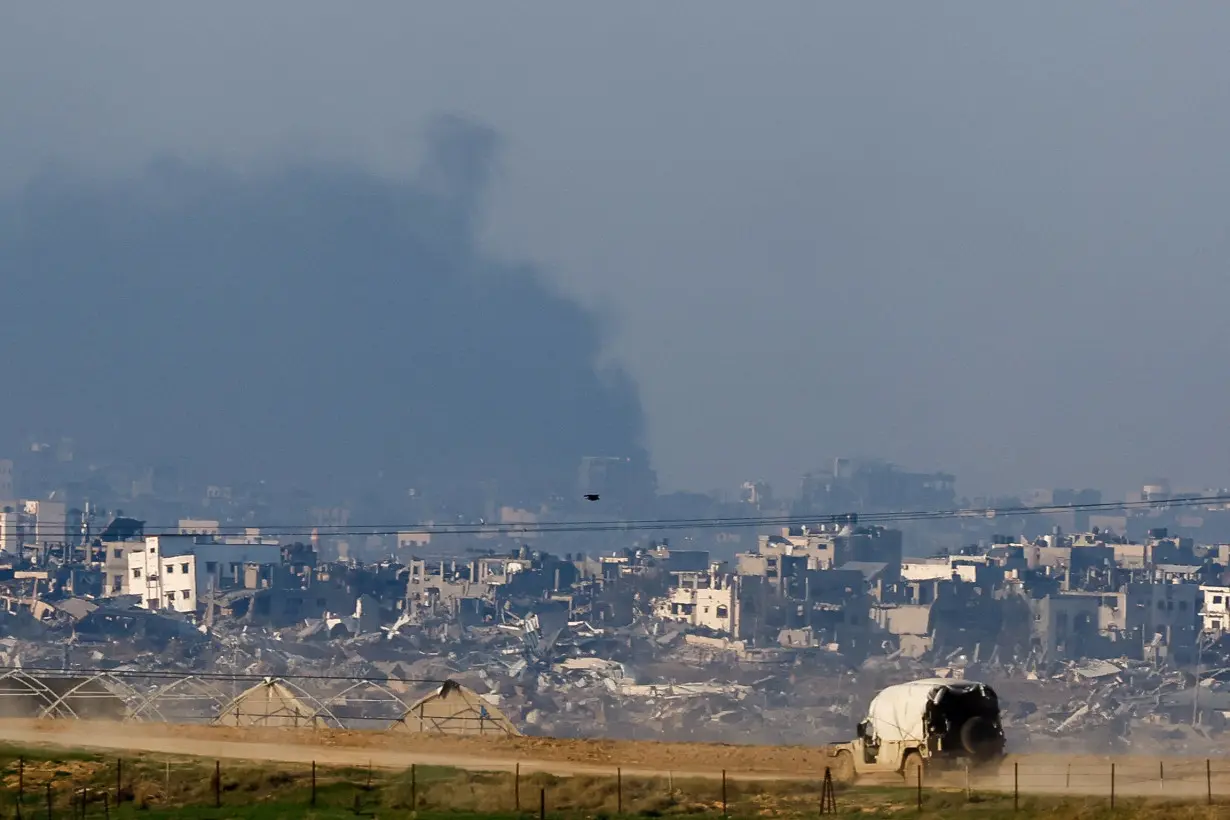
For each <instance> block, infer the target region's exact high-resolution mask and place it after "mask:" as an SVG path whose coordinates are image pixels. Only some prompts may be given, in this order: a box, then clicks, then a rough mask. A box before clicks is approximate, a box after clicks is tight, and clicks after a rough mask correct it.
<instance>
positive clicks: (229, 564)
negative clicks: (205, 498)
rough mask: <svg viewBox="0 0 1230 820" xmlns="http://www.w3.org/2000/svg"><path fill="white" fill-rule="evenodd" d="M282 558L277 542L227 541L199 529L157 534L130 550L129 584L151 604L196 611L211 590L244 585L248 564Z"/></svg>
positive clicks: (273, 562) (276, 561)
mask: <svg viewBox="0 0 1230 820" xmlns="http://www.w3.org/2000/svg"><path fill="white" fill-rule="evenodd" d="M280 563H282V548H281V547H280V546H278V545H277V544H269V543H256V544H250V543H243V544H226V543H218V542H216V541H213V540H205V539H199V538H198V536H195V535H154V536H150V537H148V538H146V539H145V548H144V549H141V550H135V551H133V552H131V553H129V555H128V579H127V580H128V589H129V592H130V593H132V594H138V595H140V596H141V606H142V607H143V608H145V609H173V610H175V611H176V612H196V610H197V607H198V606H199V602H200V601H201V599H202V598H203V597H204V596H205V595H206V594H207V593H208V592H209V591H210V590H211V589H215V590H219V589H224V588H227V587H232V586H241V585H242V574H243V571H244V566H245V565H248V564H257V565H262V566H268V565H276V564H280Z"/></svg>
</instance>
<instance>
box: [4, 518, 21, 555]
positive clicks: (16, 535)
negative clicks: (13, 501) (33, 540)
mask: <svg viewBox="0 0 1230 820" xmlns="http://www.w3.org/2000/svg"><path fill="white" fill-rule="evenodd" d="M21 533H22V527H21V515H20V514H19V513H15V512H0V551H3V552H7V553H9V554H10V555H11V554H13V553H16V552H17V550H18V548H19V547H20V546H21Z"/></svg>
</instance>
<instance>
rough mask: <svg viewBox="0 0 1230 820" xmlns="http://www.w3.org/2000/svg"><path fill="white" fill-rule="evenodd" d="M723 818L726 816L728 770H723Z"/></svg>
mask: <svg viewBox="0 0 1230 820" xmlns="http://www.w3.org/2000/svg"><path fill="white" fill-rule="evenodd" d="M722 816H723V817H725V816H726V770H725V769H722Z"/></svg>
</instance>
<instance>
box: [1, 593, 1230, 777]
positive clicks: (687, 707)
mask: <svg viewBox="0 0 1230 820" xmlns="http://www.w3.org/2000/svg"><path fill="white" fill-rule="evenodd" d="M160 617H161V618H163V619H165V620H172V619H171V618H170V617H169V616H166V615H163V616H160ZM39 627H40V629H42V630H44V632H45V634H39V635H37V636H31V637H35V639H33V640H31V639H30V637H26V638H21V637H15V636H11V637H7V638H4V639H0V663H2V664H3V665H4V666H6V667H21V668H25V669H31V670H108V671H111V672H113V673H115V674H117V675H118V674H124V675H130V676H139V675H141V674H151V675H153V674H155V673H156V674H160V675H167V674H169V673H170V672H171V671H172V670H174V671H179V672H182V673H184V674H191V673H197V674H200V675H208V676H210V677H211V679H212V680H218V681H220V680H222V679H224V678H226V676H233V678H234V682H233V684H231V685H230V688H229V689H227V690H226V691H227V692H228V693H234V694H235V695H237V694H238V693H239V692H241V691H242V690H243V688H244V687H245V686H247V685H250V684H251V681H253V680H255V679H262V678H282V679H285V680H288V681H290V682H292V683H294V684H295V685H296V686H298V687H300V688H301V689H302V690H303V691H304V692H307V693H308V694H310V695H312V697H315V698H317V699H318V700H319V702H320V703H322V704H328V706H329V709H330V715H335V716H336V718H337V723H338V724H339V725H347V726H350V727H353V728H368V729H375V728H387V726H388V725H389V724H390V723H391V722H392V721H395V720H396V719H397V718H398V716H399V714H401V713H404V710H405V708H406V706H407V705H408V704H410V703H412V702H413V701H414V700H415V699H416V698H417V697H419V696H421V695H422V694H424V693H425V692H427V691H430V690H431V689H432V688H433V687H438V686H439V684H440V682H442V681H444V680H446V679H451V680H455V681H457V682H459V683H461V684H462V685H464V686H466V687H468V688H470V689H472V690H473V691H475V692H477V693H479V694H480V695H481V696H482V697H483V698H485V699H486V701H487V702H488V703H490V704H492V705H494V706H496V707H498V709H499V710H500V711H501V712H502V713H503V714H505V715H507V716H508V717H509V718H510V719H511V720H512V721H513V722H514V723H515V724H516V725H517V726H518V727H519V728H520V729H521V730H522V731H524V732H525V733H526V734H537V735H552V736H559V737H592V736H602V737H607V738H617V739H636V740H640V739H659V740H682V741H688V740H691V741H710V742H740V743H765V744H805V745H818V744H824V743H828V742H834V741H839V740H845V739H848V738H849V737H850V735H851V732H852V730H853V727H854V725H855V724H856V723H857V721H858V719H859V718H860V717H861V716H862V714H863V713H865V710H866V708H867V705H868V702H869V700H870V698H871V696H872V695H873V694H874V693H875V692H876V691H878V690H879V689H881V688H883V687H884V686H887V685H890V684H893V683H900V682H903V681H906V680H912V679H918V678H923V677H941V678H951V677H956V678H962V677H968V678H974V679H979V680H985V681H987V682H989V683H991V684H992V685H994V686H995V688H996V689H997V691H998V692H999V693H1000V696H1001V698H1002V701H1003V703H1002V707H1003V712H1004V724H1005V730H1006V732H1007V734H1008V736H1009V739H1010V744H1011V746H1012V747H1015V749H1017V750H1019V751H1025V750H1030V751H1050V750H1054V751H1061V750H1062V751H1080V752H1128V751H1131V750H1132V749H1133V748H1137V747H1140V748H1147V749H1149V750H1150V751H1154V752H1156V751H1166V752H1171V753H1176V754H1177V753H1192V754H1195V753H1200V752H1202V751H1208V750H1211V749H1212V748H1213V746H1214V745H1215V744H1217V743H1220V742H1221V741H1222V737H1223V735H1222V732H1223V731H1224V729H1225V725H1226V721H1225V715H1226V714H1227V713H1230V674H1227V670H1224V669H1215V670H1214V671H1213V672H1210V673H1209V674H1208V675H1205V676H1202V677H1201V680H1200V686H1199V688H1198V689H1197V687H1196V685H1195V684H1196V679H1195V677H1194V676H1192V675H1190V674H1187V673H1185V672H1182V671H1178V670H1176V669H1174V668H1168V667H1165V666H1162V667H1155V666H1154V665H1153V664H1151V663H1147V662H1142V661H1129V660H1119V661H1105V660H1099V661H1084V662H1058V663H1054V664H1050V665H1048V666H1037V665H1035V666H1026V665H1024V664H1016V663H999V662H998V661H997V660H996V661H995V662H987V663H972V662H970V661H968V659H966V657H965V656H964V655H963V654H959V653H946V654H944V655H942V656H937V657H927V656H923V657H918V658H907V657H904V656H902V655H900V654H896V655H892V656H883V655H873V656H871V657H869V658H867V659H865V660H862V661H857V660H854V659H849V658H846V657H844V656H843V655H841V654H840V653H837V652H833V651H831V650H829V649H826V648H818V647H817V648H808V649H803V650H794V651H788V652H784V651H774V652H763V651H761V652H758V651H756V650H751V649H748V648H746V647H741V646H738V645H736V644H731V642H729V641H723V640H720V639H711V638H702V637H699V636H696V635H693V634H688V633H685V632H683V631H681V630H678V629H675V628H672V627H665V628H664V627H663V625H662V624H661V623H659V622H655V621H653V620H650V619H643V618H642V619H636V620H635V621H634V622H633V623H632V624H631V625H629V626H625V627H619V628H598V627H595V626H593V625H591V624H589V623H588V622H585V621H566V620H564V621H559V620H552V619H551V618H549V617H545V616H543V617H538V618H533V617H525V618H517V617H516V616H515V615H511V614H510V615H508V616H507V617H506V618H505V620H504V621H503V622H502V623H497V624H480V625H475V626H460V625H459V624H457V623H455V622H452V623H449V622H446V621H440V622H432V621H429V622H426V623H423V624H418V625H410V624H394V625H392V626H389V627H380V628H378V629H377V630H376V631H374V632H368V633H361V634H357V635H356V634H350V633H349V631H348V630H347V631H344V632H342V633H340V634H338V635H337V636H336V637H334V636H333V634H334V633H332V632H331V630H329V629H327V628H325V629H322V628H319V627H317V626H316V625H313V624H308V625H297V626H294V627H288V628H283V629H273V628H268V627H263V626H255V625H251V624H240V623H235V622H228V621H223V622H219V623H215V624H213V625H212V626H205V625H197V626H192V627H190V628H189V629H187V630H182V629H179V628H174V629H160V630H147V631H146V633H144V634H143V636H142V637H140V638H139V639H138V638H132V637H126V638H123V637H119V636H114V635H113V636H111V637H110V638H108V639H107V640H106V642H105V643H104V642H100V641H97V640H91V639H89V638H87V637H85V636H83V635H81V634H78V633H76V632H73V631H72V629H71V627H68V626H66V625H65V624H63V623H59V622H45V623H43V624H40V625H39ZM363 681H368V682H372V683H374V684H378V685H379V686H378V688H379V690H380V693H378V697H373V696H372V694H371V693H370V692H368V693H366V694H364V695H363V697H361V698H360V697H359V696H358V695H357V694H354V692H357V691H358V688H356V684H358V683H360V682H363ZM156 685H157V684H150V685H149V687H148V688H149V689H150V691H153V689H154V688H156ZM215 688H225V687H223V686H222V684H221V683H218V684H217V686H216V687H215ZM1197 691H1199V696H1198V697H1197V696H1196V693H1197ZM338 692H343V693H345V692H351V694H349V695H342V696H339V695H338V694H337V693H338ZM348 697H349V698H350V699H351V700H348V699H347V698H348ZM184 709H185V711H183V712H181V713H179V716H178V718H177V717H174V716H170V715H168V714H167V713H168V711H169V710H168V709H167V708H162V709H161V711H160V712H159V714H160V715H162V716H163V717H166V718H167V719H185V720H202V719H208V717H209V715H208V714H207V712H208V709H205V708H203V707H202V706H201V705H200V704H197V705H196V706H193V707H192V708H188V707H184ZM1193 716H1195V722H1194V723H1193Z"/></svg>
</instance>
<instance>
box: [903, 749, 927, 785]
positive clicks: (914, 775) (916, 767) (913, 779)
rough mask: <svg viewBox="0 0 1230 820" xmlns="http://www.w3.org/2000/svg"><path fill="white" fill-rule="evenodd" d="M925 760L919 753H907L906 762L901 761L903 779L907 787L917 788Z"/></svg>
mask: <svg viewBox="0 0 1230 820" xmlns="http://www.w3.org/2000/svg"><path fill="white" fill-rule="evenodd" d="M922 772H923V759H922V755H920V754H919V753H918V752H906V753H905V760H903V761H901V778H902V779H903V780H904V781H905V785H907V786H917V785H918V779H919V777H921V776H922Z"/></svg>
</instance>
